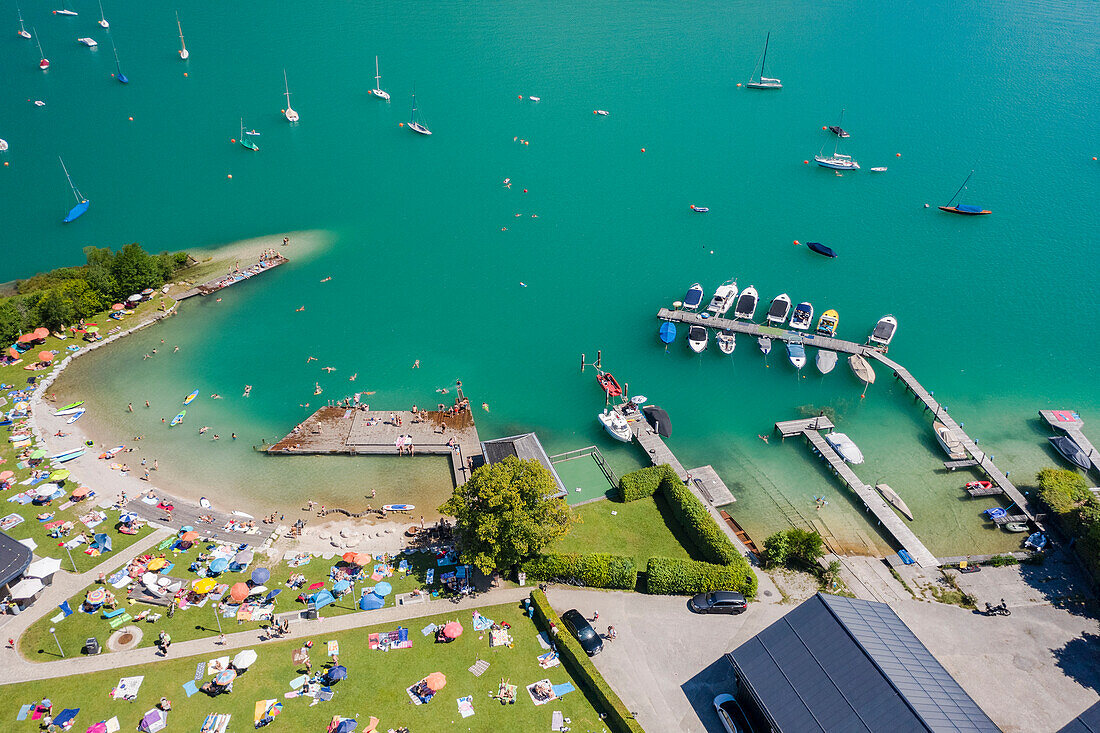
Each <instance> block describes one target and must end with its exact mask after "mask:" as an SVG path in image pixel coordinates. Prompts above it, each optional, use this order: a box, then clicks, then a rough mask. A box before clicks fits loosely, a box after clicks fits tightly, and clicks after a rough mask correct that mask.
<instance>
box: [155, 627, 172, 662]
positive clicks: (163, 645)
mask: <svg viewBox="0 0 1100 733" xmlns="http://www.w3.org/2000/svg"><path fill="white" fill-rule="evenodd" d="M157 643H158V644H159V645H160V650H161V652H162V653H163V654H164V656H166V657H167V656H168V647H170V646H171V645H172V637H171V636H169V635H168V633H167V632H165V631H162V632H160V635H159V636H158V637H157Z"/></svg>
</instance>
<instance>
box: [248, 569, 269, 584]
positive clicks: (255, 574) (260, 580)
mask: <svg viewBox="0 0 1100 733" xmlns="http://www.w3.org/2000/svg"><path fill="white" fill-rule="evenodd" d="M269 578H271V571H270V570H268V569H267V568H256V569H255V570H253V571H252V582H253V583H254V584H256V585H263V584H264V583H266V582H267V581H268V579H269Z"/></svg>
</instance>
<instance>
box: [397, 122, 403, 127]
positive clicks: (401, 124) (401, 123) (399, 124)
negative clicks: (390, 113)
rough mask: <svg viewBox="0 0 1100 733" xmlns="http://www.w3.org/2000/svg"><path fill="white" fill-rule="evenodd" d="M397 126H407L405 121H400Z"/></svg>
mask: <svg viewBox="0 0 1100 733" xmlns="http://www.w3.org/2000/svg"><path fill="white" fill-rule="evenodd" d="M397 126H398V127H404V126H405V123H404V122H398V123H397Z"/></svg>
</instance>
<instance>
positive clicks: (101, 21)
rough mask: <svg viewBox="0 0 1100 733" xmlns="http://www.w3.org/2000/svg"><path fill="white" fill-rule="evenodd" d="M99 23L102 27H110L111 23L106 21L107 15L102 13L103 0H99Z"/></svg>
mask: <svg viewBox="0 0 1100 733" xmlns="http://www.w3.org/2000/svg"><path fill="white" fill-rule="evenodd" d="M99 25H100V26H102V27H104V28H110V27H111V24H110V23H108V22H107V16H106V15H104V14H103V0H99Z"/></svg>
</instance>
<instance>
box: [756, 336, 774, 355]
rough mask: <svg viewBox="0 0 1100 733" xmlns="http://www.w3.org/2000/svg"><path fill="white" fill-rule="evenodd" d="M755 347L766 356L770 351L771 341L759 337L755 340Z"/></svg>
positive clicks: (764, 337) (765, 337)
mask: <svg viewBox="0 0 1100 733" xmlns="http://www.w3.org/2000/svg"><path fill="white" fill-rule="evenodd" d="M756 345H757V346H759V347H760V351H761V352H762V353H763V354H764V356H767V355H768V354H770V353H771V351H772V340H771V339H770V338H768V337H767V336H759V337H757V339H756Z"/></svg>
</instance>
